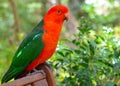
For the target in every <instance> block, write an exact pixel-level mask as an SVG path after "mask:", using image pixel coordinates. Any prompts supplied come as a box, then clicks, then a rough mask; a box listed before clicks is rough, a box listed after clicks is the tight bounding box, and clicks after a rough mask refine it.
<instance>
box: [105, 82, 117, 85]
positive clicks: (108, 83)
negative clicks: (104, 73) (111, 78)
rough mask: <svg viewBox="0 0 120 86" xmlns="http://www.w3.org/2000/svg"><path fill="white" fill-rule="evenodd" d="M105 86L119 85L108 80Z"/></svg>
mask: <svg viewBox="0 0 120 86" xmlns="http://www.w3.org/2000/svg"><path fill="white" fill-rule="evenodd" d="M105 86H117V85H116V83H114V82H106V85H105Z"/></svg>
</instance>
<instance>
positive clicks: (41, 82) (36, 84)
mask: <svg viewBox="0 0 120 86" xmlns="http://www.w3.org/2000/svg"><path fill="white" fill-rule="evenodd" d="M38 69H40V70H43V71H44V74H42V73H39V72H38V73H35V74H33V75H29V76H25V77H23V78H20V79H16V80H14V81H12V82H8V83H5V84H2V85H0V86H56V83H55V80H54V76H53V74H52V71H51V69H50V68H48V66H46V65H45V64H42V65H40V66H38Z"/></svg>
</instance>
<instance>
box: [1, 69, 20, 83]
mask: <svg viewBox="0 0 120 86" xmlns="http://www.w3.org/2000/svg"><path fill="white" fill-rule="evenodd" d="M20 73H21V69H17V68H16V69H11V68H10V69H8V71H7V72H6V73H5V75H4V76H3V77H2V80H1V84H2V83H6V82H8V81H9V80H11V79H12V78H15V77H16V76H17V75H18V74H20Z"/></svg>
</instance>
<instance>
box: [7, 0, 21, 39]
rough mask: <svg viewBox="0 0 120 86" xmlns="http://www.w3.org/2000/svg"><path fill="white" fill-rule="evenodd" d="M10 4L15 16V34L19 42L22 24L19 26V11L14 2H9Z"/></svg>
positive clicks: (11, 0) (12, 0) (10, 0)
mask: <svg viewBox="0 0 120 86" xmlns="http://www.w3.org/2000/svg"><path fill="white" fill-rule="evenodd" d="M9 2H10V5H11V8H12V10H13V15H14V33H15V37H16V40H17V41H19V37H18V34H19V30H20V24H19V17H18V13H17V10H16V5H15V2H14V0H9Z"/></svg>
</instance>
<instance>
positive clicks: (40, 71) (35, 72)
mask: <svg viewBox="0 0 120 86" xmlns="http://www.w3.org/2000/svg"><path fill="white" fill-rule="evenodd" d="M37 73H41V74H43V75H45V72H44V71H43V70H37V69H34V70H33V71H31V72H29V73H28V74H27V75H28V76H30V75H34V74H37Z"/></svg>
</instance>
